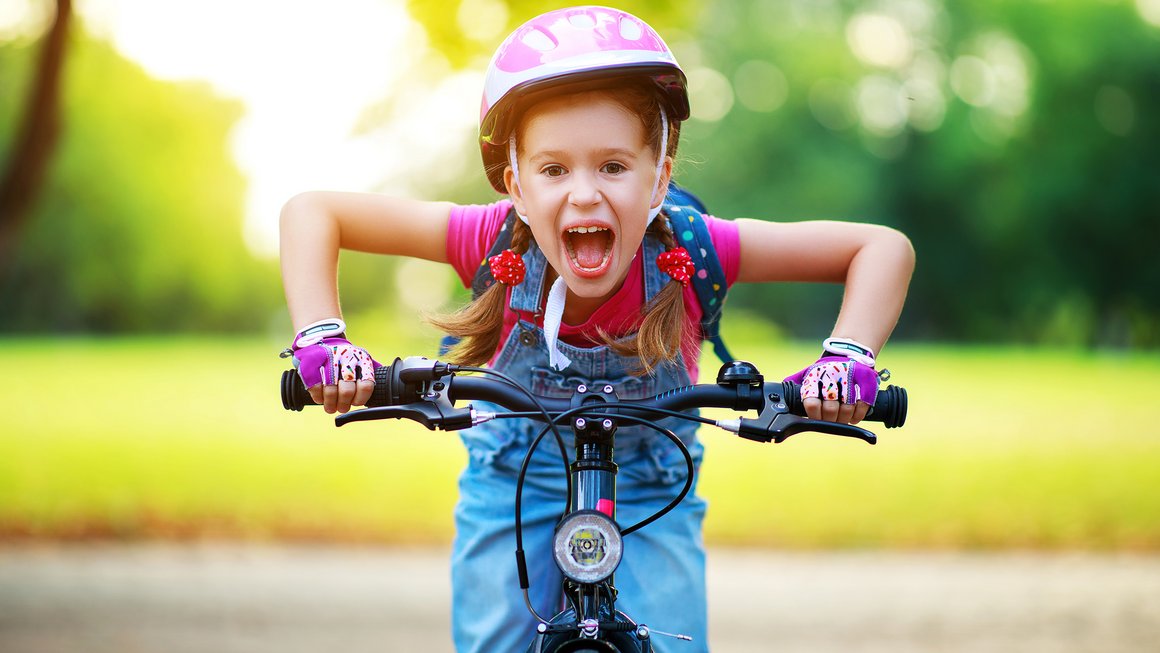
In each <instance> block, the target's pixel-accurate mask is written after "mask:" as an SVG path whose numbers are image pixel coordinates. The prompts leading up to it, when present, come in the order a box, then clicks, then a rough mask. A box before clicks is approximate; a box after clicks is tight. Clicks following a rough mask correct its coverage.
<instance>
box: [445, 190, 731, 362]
mask: <svg viewBox="0 0 1160 653" xmlns="http://www.w3.org/2000/svg"><path fill="white" fill-rule="evenodd" d="M663 206H664V209H663V210H664V212H665V214H666V215H668V216H669V223H670V225H671V226H672V229H673V235H674V236H675V237H676V240H677V243H678V244H679V245H680V246H682V247H684V248H685V249H687V250H688V251H689V256H690V257H691V258H692V259H693V266H694V267H696V269H697V274H694V275H693V290H695V291H696V293H697V300H698V301H699V302H700V304H701V312H702V315H701V336H702V337H703V338H704V339H705V340H708V341H709V342H711V343H713V353H715V354H716V355H717V358H720V359H721V362H723V363H728V362H731V361H733V360H734V359H733V356H732V354H730V353H729V349H728V348H727V347H726V346H725V341H724V340H722V339H721V312H722V309H723V308H724V305H725V292H726V290H727V288H726V283H725V270H724V269H723V268H722V267H721V261H720V259H718V258H717V250H716V248H714V247H713V241H712V239H711V238H710V237H709V226H708V225H707V224H705V217H704V214H705V213H708V211H707V210H706V209H705V204H704V203H703V202H701V200H700V198H698V197H697V196H696V195H694V194H692V193H690V192H689V191H687V190H685V189H684V188H681V187H679V186H677V185H676V184H669V192H668V194H667V195H666V196H665V202H664V205H663ZM518 219H519V218H518V217H517V216H516V212H515V209H512V210H511V211H509V212H508V215H507V218H506V219H505V220H504V227H503V228H502V229H500V231H499V235H498V237H497V238H496V240H495V242H494V243H492V245H491V249H490V250H489V251H488V253H487V256H486V257H484V260H485V261H486V260H487V259H488V258H490V257H492V256H495V255H496V254H499V253H500V252H502V251H503V250H505V249H507V248H509V247H511V240H512V228H513V225H514V223H515V221H516V220H518ZM702 271H704V272H705V274H704V275H702V274H701V272H702ZM493 283H495V279H494V278H493V277H492V276H491V268H490V267H489V266H487V265H481V266H479V268H478V269H477V270H476V272H475V277H474V278H473V279H472V281H471V297H472V299H475V298H477V297H479V296H480V295H482V294H483V292H484V291H485V290H487V289H488V287H490V286H491V284H493ZM456 342H457V339H456V338H454V337H452V336H445V337H444V338H443V342H442V343H441V344H440V346H439V353H440V354H445V353H446V352H447V350H449V349H451V347H453V346H455V343H456Z"/></svg>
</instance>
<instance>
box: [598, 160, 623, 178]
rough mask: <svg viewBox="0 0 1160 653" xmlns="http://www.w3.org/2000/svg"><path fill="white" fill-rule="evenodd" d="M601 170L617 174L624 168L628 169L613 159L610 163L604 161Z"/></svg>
mask: <svg viewBox="0 0 1160 653" xmlns="http://www.w3.org/2000/svg"><path fill="white" fill-rule="evenodd" d="M603 170H604V172H605V173H607V174H610V175H619V174H620V173H622V172H624V171H625V170H628V168H625V167H624V166H623V165H621V164H619V163H617V162H615V161H612V162H610V163H605V164H604V168H603Z"/></svg>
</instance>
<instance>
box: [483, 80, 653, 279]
mask: <svg viewBox="0 0 1160 653" xmlns="http://www.w3.org/2000/svg"><path fill="white" fill-rule="evenodd" d="M517 138H518V144H519V149H520V153H519V155H518V156H519V159H518V164H519V171H520V175H519V176H520V178H519V184H518V185H517V184H516V183H515V179H514V174H513V172H512V169H511V167H510V166H509V167H508V169H507V171H506V172H505V180H506V183H507V187H508V192H509V193H510V194H511V197H512V201H513V202H515V205H516V209H517V210H518V211H519V212H520V213H522V214H524V215H526V216H528V223H529V226H530V227H531V230H532V234H533V236H535V239H536V243H537V244H538V245H539V247H540V249H541V250H542V251H543V252H544V256H545V257H547V259H548V262H549V264H551V266H552V268H553V269H555V270H556V273H557V274H559V275H560V276H561V277H563V278H564V281H565V283H567V284H568V289H569V290H570V291H571V293H570V294H571V295H573V296H576V297H582V298H588V299H599V300H601V301H602V300H604V299H606V298H608V297H610V296H611V295H612V294H613V293H615V292H616V290H617V289H619V288H620V286H621V284H622V283H623V282H624V279H625V277H626V276H628V271H629V266H630V264H631V263H632V260H633V257H634V256H635V254H636V251H637V249H638V248H639V247H640V244H641V241H642V240H643V239H644V234H645V229H646V227H647V224H646V223H647V221H648V212H649V208H650V207H652V206H653V205H657V204H660V203H661V202H662V201H663V199H664V198H663V195H662V194H661V193H656V199H655V200H654V199H653V195H654V191H655V190H656V189H657V188H658V186H659V187H661V188H664V187H666V185H667V183H668V179H669V175H670V173H671V171H672V160H671V159H669V158H668V157H666V160H665V164H664V166H663V169H662V178H661V179H660V180H659V183H658V180H657V153H656V152H655V150H654V149H653V147H651V146H650V145H649V144H648V143H646V139H645V132H644V126H643V124H642V123H641V120H640V118H639V117H637V116H636V115H634V114H632V113H630V112H629V110H628V109H626V108H625V107H624V106H622V105H621V104H619V103H618V102H616V101H614V100H613V99H611V97H610V96H609V95H608V94H607V93H600V92H590V93H583V94H580V95H571V96H565V97H561V98H555V99H552V100H547V101H543V102H540V103H538V104H536V105H535V106H534V107H533V109H532V110H531V111H529V113H528V114H527V115H526V116H525V118H524V123H523V131H522V132H521V133H520V134H519V136H518V137H517Z"/></svg>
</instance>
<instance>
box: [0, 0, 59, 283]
mask: <svg viewBox="0 0 1160 653" xmlns="http://www.w3.org/2000/svg"><path fill="white" fill-rule="evenodd" d="M71 21H72V2H71V0H56V14H55V15H54V16H53V19H52V25H51V26H50V27H49V29H48V33H47V34H46V35H45V37H44V39H43V41H44V44H43V46H42V48H41V52H40V59H39V62H38V63H37V66H36V77H35V80H34V81H33V83H32V88H31V90H30V91H29V93H28V100H27V102H26V104H25V107H24V115H23V116H22V118H21V120H20V124H19V126H18V127H17V129H16V135H17V141H16V145H15V147H13V148H12V150H11V152H10V153H9V154H8V161H7V163H6V164H4V166H3V168H0V170H2V171H3V173H2V176H0V261H4V260H8V259H9V258H10V257H11V256H12V250H13V249H14V248H15V246H16V242H17V241H18V240H19V239H20V233H21V231H22V230H23V228H24V225H25V223H26V222H27V221H28V217H29V215H30V213H31V209H32V206H33V203H34V202H35V201H36V197H37V194H38V193H39V192H40V189H41V187H42V185H43V182H44V177H45V173H46V171H47V170H48V164H49V161H50V159H51V158H52V153H53V150H54V148H55V147H56V142H57V135H58V134H59V132H60V106H59V104H60V79H61V71H62V69H63V67H64V60H65V46H66V44H67V43H68V33H69V23H70V22H71ZM3 272H4V271H3V269H0V274H3Z"/></svg>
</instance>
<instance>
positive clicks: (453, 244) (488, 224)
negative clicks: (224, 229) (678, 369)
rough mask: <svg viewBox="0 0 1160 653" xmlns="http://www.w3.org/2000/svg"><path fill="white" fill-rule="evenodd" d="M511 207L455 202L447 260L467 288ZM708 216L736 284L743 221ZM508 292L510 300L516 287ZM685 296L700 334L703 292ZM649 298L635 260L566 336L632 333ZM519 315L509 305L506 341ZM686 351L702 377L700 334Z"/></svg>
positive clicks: (594, 341)
mask: <svg viewBox="0 0 1160 653" xmlns="http://www.w3.org/2000/svg"><path fill="white" fill-rule="evenodd" d="M511 206H512V203H511V200H500V201H498V202H495V203H493V204H486V205H467V206H455V207H453V208H452V209H451V220H450V222H449V223H448V227H447V259H448V261H450V262H451V265H452V266H453V267H454V268H455V271H456V272H457V273H458V274H459V278H460V280H462V281H463V285H464V287H467V288H470V287H471V281H472V279H474V278H475V272H476V270H477V269H478V268H479V266H480V264H481V262H482V261H483V259H484V257H485V256H487V253H488V251H489V250H490V249H491V246H492V243H494V242H495V238H496V235H497V234H498V233H499V229H500V227H501V226H503V222H504V219H506V218H507V214H508V211H509V210H510V209H511ZM705 221H706V224H707V225H708V227H709V236H710V238H711V239H712V240H713V246H714V247H715V248H716V249H717V257H718V259H720V261H721V267H722V268H723V269H724V271H725V282H726V284H727V285H729V286H732V285H733V283H734V282H735V281H736V280H737V274H738V267H739V265H740V253H741V242H740V238H739V236H738V233H737V225H736V224H734V223H733V222H730V221H728V220H721V219H719V218H714V217H712V216H705ZM508 293H509V295H508V296H509V303H510V293H511V291H510V290H509V291H508ZM684 299H685V314H686V315H687V316H688V324H687V325H686V328H687V329H692V330H693V332H694V333H698V334H699V333H700V324H701V315H702V311H701V305H700V303H699V302H698V301H697V293H696V291H695V290H693V286H692V285H691V284H690V285H689V286H688V287H686V288H685V293H684ZM643 303H644V271H643V269H642V267H641V266H640V265H633V266H632V267H631V268H630V269H629V273H628V277H626V278H625V280H624V285H623V286H621V287H620V290H617V291H616V294H615V295H613V297H612V299H611V300H609V301H608V302H605V304H604V305H603V306H601V307H600V308H598V309H596V311H595V312H594V313H592V315H591V316H589V318H588V319H587V320H586V321H585V322H584V323H583V324H567V323H563V324H561V325H560V340H562V341H564V342H566V343H568V344H570V345H574V346H578V347H591V346H595V345H599V344H601V343H602V341H601V340H600V339H599V337H598V336H597V335H596V334H597V333H598V329H603V330H604V331H605V332H606V333H608V334H610V335H612V336H615V337H619V336H623V335H627V334H629V333H632V332H633V331H634V330H635V329H636V326H637V323H638V321H639V315H640V307H641V305H642V304H643ZM505 305H506V304H505ZM523 317H524V319H527V320H535V322H536V324H537V325H538V326H543V317H542V316H531V315H525V316H523ZM519 319H520V316H519V315H517V314H516V312H515V311H513V310H512V309H511V307H510V306H508V307H507V308H506V309H505V311H504V325H503V332H502V333H501V334H500V342H501V343H502V342H506V341H507V338H508V334H509V333H510V332H511V330H512V329H513V328H514V327H515V325H516V323H517V322H518V321H519ZM682 354H683V355H684V359H685V363H686V365H688V368H689V375H690V378H691V379H693V381H694V382H696V379H697V371H698V366H697V359H698V357H699V354H700V348H699V338H698V340H697V341H694V344H691V345H690V346H688V347H686V349H685V350H684V351H682Z"/></svg>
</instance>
